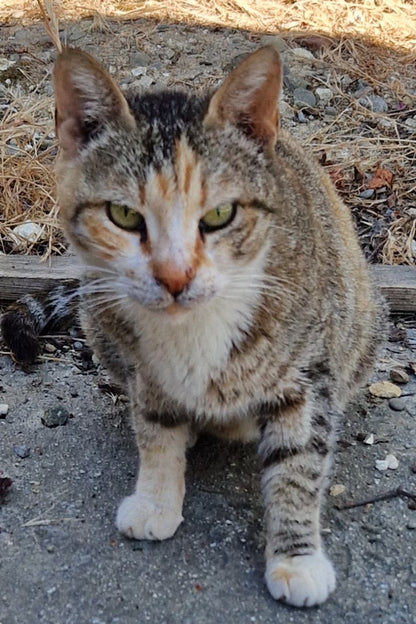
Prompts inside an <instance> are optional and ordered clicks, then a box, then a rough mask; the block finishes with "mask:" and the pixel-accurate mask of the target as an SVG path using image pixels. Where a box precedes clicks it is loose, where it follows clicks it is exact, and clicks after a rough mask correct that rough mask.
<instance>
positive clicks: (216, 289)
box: [3, 47, 380, 606]
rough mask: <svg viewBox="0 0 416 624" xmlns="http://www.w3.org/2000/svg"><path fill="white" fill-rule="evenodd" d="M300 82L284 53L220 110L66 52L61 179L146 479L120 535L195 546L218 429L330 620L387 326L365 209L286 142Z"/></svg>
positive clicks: (292, 589)
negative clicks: (359, 428)
mask: <svg viewBox="0 0 416 624" xmlns="http://www.w3.org/2000/svg"><path fill="white" fill-rule="evenodd" d="M281 84H282V66H281V62H280V59H279V56H278V54H277V53H276V52H275V50H274V49H273V48H271V47H266V48H262V49H260V50H258V51H257V52H255V53H253V54H251V55H249V56H248V57H247V58H246V59H245V60H244V61H243V62H242V63H241V64H240V65H239V66H238V67H237V68H236V69H235V70H234V71H233V72H232V73H231V74H230V75H229V76H228V77H227V78H226V80H225V81H224V82H223V83H222V85H221V86H220V87H219V88H218V89H217V90H216V91H215V92H214V93H213V94H209V95H206V96H203V97H200V96H196V95H192V94H187V93H183V92H179V91H161V92H156V93H149V94H145V95H138V94H131V95H128V96H125V95H123V94H122V92H121V91H120V89H119V88H118V87H117V86H116V84H114V82H113V80H112V79H111V78H110V76H109V75H108V74H107V72H106V71H105V70H104V69H103V68H102V67H101V66H100V65H99V64H98V63H97V62H96V61H95V60H94V59H93V58H92V57H91V56H89V55H88V54H86V53H84V52H81V51H79V50H76V49H71V48H66V49H65V50H64V51H63V53H61V54H60V55H59V57H58V60H57V62H56V66H55V70H54V85H55V97H56V130H57V135H58V138H59V144H60V153H59V157H58V161H57V166H56V178H57V190H58V200H59V205H60V211H61V218H62V223H63V226H64V229H65V232H66V235H67V238H68V240H69V241H70V242H71V243H72V245H73V247H74V248H75V249H76V251H77V252H78V255H79V257H80V259H81V261H82V264H83V266H84V269H83V270H84V277H83V283H82V286H81V287H80V290H79V294H80V311H79V314H80V319H81V323H82V326H83V328H84V330H85V333H86V335H87V338H88V340H89V343H90V345H91V346H92V348H93V349H94V351H95V352H96V354H97V356H98V357H99V359H100V360H101V362H102V363H103V364H104V365H105V366H106V367H107V368H108V369H109V371H110V372H111V373H112V375H113V376H114V378H115V380H116V381H118V382H119V383H120V384H123V386H124V387H125V388H126V389H127V392H128V395H129V398H130V402H131V414H132V421H133V426H134V430H135V433H136V436H137V445H138V448H139V454H140V470H139V476H138V480H137V484H136V488H135V491H134V493H133V494H131V495H130V496H128V497H127V498H125V499H124V500H123V501H122V503H121V505H120V506H119V509H118V512H117V526H118V528H119V530H120V531H121V532H122V533H124V534H125V535H127V536H128V537H130V538H135V539H154V540H163V539H166V538H169V537H171V536H172V535H173V534H174V533H175V531H176V529H177V528H178V526H179V525H180V523H181V522H182V520H183V518H182V503H183V498H184V494H185V479H184V475H185V464H186V459H185V455H186V449H187V447H188V446H189V444H190V443H191V441H192V440H194V439H195V436H196V435H197V434H198V433H199V432H201V431H206V430H208V431H209V432H211V433H217V434H218V435H219V436H222V437H225V438H229V439H239V440H251V439H256V440H257V441H258V455H259V458H260V461H261V465H262V489H263V495H264V503H265V530H266V583H267V586H268V588H269V590H270V592H271V594H272V596H273V597H274V598H276V599H278V600H284V601H286V602H288V603H290V604H292V605H296V606H312V605H316V604H319V603H322V602H324V601H325V600H326V599H327V597H328V595H329V594H330V593H331V592H332V591H333V590H334V587H335V573H334V569H333V567H332V564H331V562H330V561H329V559H328V557H327V556H326V554H325V552H324V550H323V547H322V543H321V537H320V520H319V516H320V507H321V502H322V498H323V495H324V491H325V488H326V484H327V474H328V468H329V464H330V455H331V449H332V447H333V442H334V428H335V427H336V423H337V421H338V419H339V416H340V414H341V412H342V410H343V409H344V407H345V406H346V403H347V401H348V400H349V399H350V397H351V394H352V391H353V390H355V389H356V388H357V384H359V383H360V382H362V381H363V379H364V377H365V374H366V373H367V372H368V371H369V369H370V367H371V365H372V362H373V359H374V355H375V351H376V344H377V336H378V335H379V333H380V327H379V321H378V318H379V316H380V315H379V314H378V308H379V303H378V301H377V297H376V295H375V293H374V290H373V286H372V285H371V283H370V281H369V277H368V272H367V267H366V263H365V261H364V259H363V256H362V254H361V252H360V250H359V246H358V243H357V239H356V236H355V233H354V228H353V225H352V221H351V218H350V214H349V212H348V210H347V209H346V208H345V206H344V205H343V204H342V203H341V201H340V199H339V198H338V196H337V195H336V193H335V191H334V189H333V187H332V184H331V182H330V180H329V178H328V177H327V175H326V174H325V173H324V172H323V170H321V168H320V167H319V165H318V164H317V163H316V162H315V161H314V159H313V158H312V157H311V156H310V155H307V154H305V153H304V152H303V150H302V149H301V147H299V146H298V145H297V144H296V143H295V142H294V141H293V139H291V138H290V137H289V136H288V135H287V134H286V132H285V131H283V130H281V129H279V113H278V101H279V96H280V93H281ZM29 307H30V306H29ZM32 307H33V306H32ZM5 327H6V325H5V323H3V329H4V333H5V334H6V333H8V334H9V335H10V332H11V333H13V332H12V330H11V329H10V327H9V328H8V329H7V331H6V330H5Z"/></svg>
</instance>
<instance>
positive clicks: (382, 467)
mask: <svg viewBox="0 0 416 624" xmlns="http://www.w3.org/2000/svg"><path fill="white" fill-rule="evenodd" d="M388 467H389V464H388V462H387V461H386V460H385V459H376V470H379V471H380V472H385V471H386V470H387V469H388Z"/></svg>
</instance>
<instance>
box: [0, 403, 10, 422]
mask: <svg viewBox="0 0 416 624" xmlns="http://www.w3.org/2000/svg"><path fill="white" fill-rule="evenodd" d="M8 413H9V406H8V405H7V403H0V418H6V416H7V414H8Z"/></svg>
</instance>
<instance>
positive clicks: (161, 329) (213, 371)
mask: <svg viewBox="0 0 416 624" xmlns="http://www.w3.org/2000/svg"><path fill="white" fill-rule="evenodd" d="M253 304H254V301H253V300H252V299H251V301H250V300H249V301H246V302H242V301H241V300H224V299H216V300H214V301H212V302H210V303H209V304H206V305H204V306H201V307H196V308H195V309H194V310H190V311H189V312H187V313H186V314H185V315H184V317H183V318H181V319H179V320H178V321H174V320H172V319H169V318H167V317H166V318H163V317H161V316H160V315H154V313H146V314H145V318H143V319H142V322H141V323H140V325H141V332H140V344H141V358H142V361H143V364H144V366H145V367H146V375H149V374H150V376H151V377H152V378H153V380H154V381H155V382H156V383H157V384H158V385H159V386H160V387H161V389H162V390H163V392H164V393H165V394H167V395H168V396H170V397H171V398H172V399H174V400H175V401H177V402H178V403H180V404H182V405H183V406H184V407H186V408H187V409H189V410H195V409H197V408H198V406H201V405H202V404H203V399H204V395H205V391H206V388H207V385H208V383H209V381H210V380H211V379H215V378H216V377H217V376H218V375H219V373H220V372H221V371H222V370H223V369H224V367H225V366H226V364H227V359H228V356H229V353H230V350H231V348H232V346H233V345H235V344H238V343H239V342H240V340H241V337H242V334H243V332H244V331H245V330H247V329H248V327H249V326H250V325H251V322H252V315H253Z"/></svg>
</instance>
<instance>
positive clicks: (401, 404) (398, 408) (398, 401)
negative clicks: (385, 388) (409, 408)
mask: <svg viewBox="0 0 416 624" xmlns="http://www.w3.org/2000/svg"><path fill="white" fill-rule="evenodd" d="M389 407H390V408H391V409H392V410H394V411H395V412H403V411H404V410H405V409H406V403H405V401H404V399H402V398H396V397H393V398H392V399H389Z"/></svg>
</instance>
